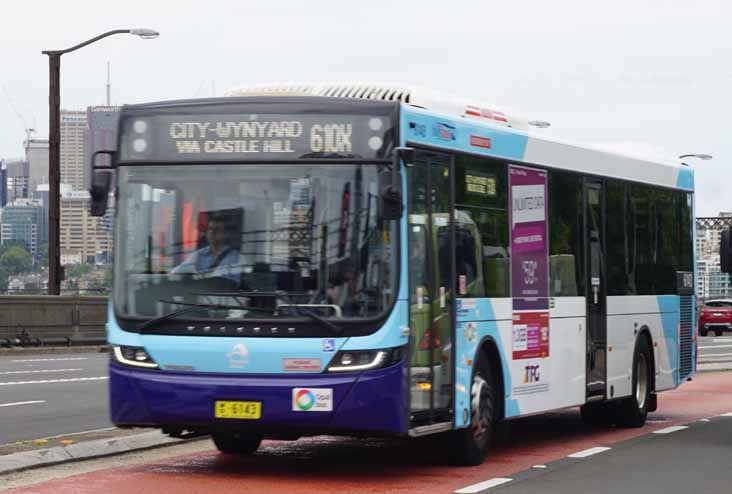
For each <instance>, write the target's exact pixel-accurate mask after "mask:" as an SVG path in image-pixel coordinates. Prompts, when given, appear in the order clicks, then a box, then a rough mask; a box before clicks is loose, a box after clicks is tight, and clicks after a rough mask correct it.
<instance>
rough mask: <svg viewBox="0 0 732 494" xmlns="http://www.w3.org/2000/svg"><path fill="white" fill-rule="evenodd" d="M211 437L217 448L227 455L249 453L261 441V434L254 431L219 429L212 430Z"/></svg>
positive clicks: (255, 449) (253, 450)
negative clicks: (218, 430)
mask: <svg viewBox="0 0 732 494" xmlns="http://www.w3.org/2000/svg"><path fill="white" fill-rule="evenodd" d="M212 437H213V442H214V444H215V445H216V447H217V448H218V450H219V451H221V452H222V453H225V454H227V455H239V456H245V455H250V454H252V453H254V452H255V451H257V448H259V444H260V443H261V442H262V434H259V433H256V432H230V431H220V432H214V433H213V434H212Z"/></svg>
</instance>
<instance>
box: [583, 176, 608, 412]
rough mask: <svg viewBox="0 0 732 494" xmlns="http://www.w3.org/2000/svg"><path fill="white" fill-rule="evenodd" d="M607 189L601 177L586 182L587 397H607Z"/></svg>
mask: <svg viewBox="0 0 732 494" xmlns="http://www.w3.org/2000/svg"><path fill="white" fill-rule="evenodd" d="M604 203H605V199H604V189H603V184H602V182H601V181H599V180H592V179H586V180H585V183H584V210H585V214H584V230H585V245H586V246H587V247H586V249H587V255H586V257H585V258H586V259H587V261H586V263H587V264H586V273H587V282H586V284H585V286H586V287H587V296H586V300H587V397H588V398H591V397H604V396H605V388H606V353H605V352H606V348H607V304H606V291H605V286H606V284H605V240H604V235H605V217H604Z"/></svg>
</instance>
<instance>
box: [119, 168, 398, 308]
mask: <svg viewBox="0 0 732 494" xmlns="http://www.w3.org/2000/svg"><path fill="white" fill-rule="evenodd" d="M383 171H384V165H377V164H358V163H353V164H325V163H324V164H310V163H307V164H304V163H297V164H287V165H285V164H241V165H216V164H208V165H193V164H183V165H166V166H161V165H140V166H122V167H120V168H119V169H118V180H119V182H118V183H119V187H118V190H119V196H118V201H117V207H118V211H117V224H116V225H117V226H116V228H117V231H116V241H117V243H116V252H115V289H114V294H115V295H114V296H115V309H116V311H117V313H118V315H120V316H122V317H123V318H124V317H132V318H153V317H158V316H160V315H162V314H167V313H169V312H172V311H174V310H177V309H181V308H182V307H185V304H204V305H206V307H200V308H195V307H194V308H193V309H192V310H191V312H189V313H187V315H186V318H193V319H216V320H222V319H226V320H237V319H256V318H266V319H269V318H289V317H297V316H300V317H302V312H303V311H308V312H315V313H316V315H318V316H321V317H325V318H333V319H348V318H370V317H375V316H378V315H379V314H382V313H384V311H386V310H387V309H388V308H389V307H390V306H391V303H392V300H393V297H394V287H395V286H396V275H397V273H396V255H397V252H396V235H395V233H396V229H395V228H396V225H397V222H395V221H380V220H379V217H378V212H377V204H378V201H377V194H378V186H379V175H380V173H382V172H383ZM236 294H240V296H237V295H236ZM215 306H218V307H215Z"/></svg>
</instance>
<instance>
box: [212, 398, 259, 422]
mask: <svg viewBox="0 0 732 494" xmlns="http://www.w3.org/2000/svg"><path fill="white" fill-rule="evenodd" d="M214 411H215V416H216V418H217V419H248V420H257V419H260V418H262V402H260V401H217V402H216V404H215V405H214Z"/></svg>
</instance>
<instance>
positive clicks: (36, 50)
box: [0, 0, 732, 216]
mask: <svg viewBox="0 0 732 494" xmlns="http://www.w3.org/2000/svg"><path fill="white" fill-rule="evenodd" d="M94 5H95V4H92V3H91V2H88V1H82V0H70V1H69V2H64V3H63V4H58V5H57V4H49V5H48V6H47V11H46V12H45V14H46V15H44V16H43V18H39V17H38V16H36V15H35V12H34V11H33V7H32V6H31V5H16V6H14V8H13V9H11V12H9V13H8V14H9V18H8V22H7V29H6V30H4V32H3V33H0V40H2V41H3V43H0V59H3V60H5V61H6V62H7V63H9V64H11V65H12V66H14V67H22V70H18V69H16V70H13V71H10V72H6V73H5V74H4V75H3V76H2V78H0V83H1V84H2V85H3V86H4V87H5V88H6V90H7V92H8V93H9V94H10V97H11V98H12V100H13V105H14V106H15V107H16V109H17V110H18V112H19V113H20V114H21V115H22V116H23V118H24V119H25V121H26V124H27V126H30V125H33V126H34V127H35V128H36V130H37V133H36V136H38V137H40V136H45V135H46V134H47V106H48V103H47V95H48V87H47V81H48V63H47V62H48V61H47V59H46V57H44V56H42V55H41V54H40V51H41V50H44V49H59V48H65V47H68V46H71V45H73V44H75V43H78V42H80V41H83V40H84V39H87V38H89V37H91V36H94V35H96V34H99V33H101V32H104V31H106V30H107V29H111V28H118V27H138V26H139V27H150V28H154V29H156V30H158V31H160V33H161V36H160V37H159V38H158V39H155V40H151V41H143V40H140V39H137V38H136V37H132V36H115V37H112V38H109V39H105V40H103V41H101V42H99V43H95V44H94V45H93V46H90V47H88V48H85V49H84V50H81V51H79V52H75V53H73V54H69V55H68V56H64V57H63V61H62V70H61V104H62V106H63V107H64V108H67V109H83V108H85V107H86V106H88V105H95V104H104V102H105V100H106V78H107V62H108V61H109V62H111V72H112V98H111V99H112V104H113V105H114V104H123V103H139V102H145V101H159V100H170V99H179V98H192V97H207V96H211V95H214V94H215V95H221V94H223V91H224V90H226V89H228V88H231V87H236V86H239V85H242V84H252V83H263V82H271V81H318V80H381V81H400V82H404V83H407V84H409V83H412V84H414V83H416V84H418V85H424V86H428V87H433V88H435V89H437V90H441V91H445V92H448V93H452V94H456V95H461V96H465V97H469V98H475V100H476V101H478V102H485V103H487V104H490V105H493V104H495V105H503V106H509V107H515V108H518V109H520V110H521V112H522V113H524V114H525V115H527V116H529V117H530V118H531V119H539V120H547V121H549V122H551V123H552V127H550V128H549V129H544V130H542V131H541V132H542V133H545V134H550V135H552V136H557V137H561V138H562V139H567V140H571V141H580V142H591V143H596V144H602V145H605V146H612V147H614V148H615V149H624V150H628V151H632V152H634V153H636V154H645V155H647V154H654V155H661V154H663V155H665V156H670V157H676V156H678V155H680V154H683V153H700V152H701V153H710V154H712V155H714V157H715V159H714V160H712V161H705V162H703V163H701V162H698V160H693V159H692V160H689V161H690V162H692V165H694V166H695V168H696V172H697V174H696V178H697V198H696V203H697V213H698V214H699V215H700V216H711V215H713V214H715V212H716V211H719V210H726V209H729V201H728V199H727V198H726V196H725V194H724V193H723V183H722V182H723V181H722V180H720V179H721V178H723V177H724V176H725V173H726V169H727V165H726V164H727V163H729V162H730V160H732V143H730V142H729V141H728V140H727V139H725V135H724V132H721V131H720V129H723V128H724V127H725V125H724V124H725V119H726V115H729V114H732V102H729V101H727V100H725V99H720V98H718V97H717V96H716V95H718V94H723V93H724V91H726V87H727V86H728V85H729V82H730V81H731V80H732V72H731V71H730V69H729V68H728V66H727V65H726V64H723V63H720V61H721V60H725V59H727V58H728V56H729V53H730V52H731V51H732V39H731V38H730V37H729V36H726V32H727V27H728V26H727V22H726V20H727V19H729V18H730V14H732V6H731V5H730V4H729V3H727V2H723V1H720V0H705V1H702V2H698V3H695V4H687V3H683V2H678V1H674V2H667V3H664V5H663V8H660V7H659V6H658V5H657V4H656V3H655V2H648V1H642V2H636V1H633V2H631V1H630V0H624V1H621V2H620V3H618V2H616V3H614V4H612V6H611V5H604V6H592V7H590V6H589V5H587V4H586V3H585V2H580V1H578V0H571V1H570V0H564V1H560V2H552V3H551V4H543V3H539V2H535V3H533V4H531V5H530V7H528V8H527V7H524V6H519V5H509V4H496V5H493V4H488V3H484V2H465V3H461V4H460V5H458V6H457V7H456V8H451V9H445V8H444V4H443V3H440V2H420V4H419V8H418V9H417V8H415V5H416V4H414V3H411V2H403V3H398V4H396V5H394V4H392V3H391V2H386V1H385V0H384V1H376V2H370V3H369V5H368V6H366V5H363V6H355V10H349V11H346V10H344V9H342V8H340V4H339V3H337V2H333V1H321V2H317V3H312V2H310V3H307V4H305V3H300V2H296V1H283V2H278V3H276V4H270V3H266V2H256V1H255V2H247V4H246V5H243V4H239V3H234V2H229V3H227V2H224V4H223V6H225V7H226V9H227V15H226V16H219V15H216V13H215V12H210V13H209V12H202V11H201V9H200V4H199V3H198V2H193V1H185V0H184V1H181V2H178V3H177V4H176V10H175V13H176V15H175V16H171V15H170V10H169V7H167V6H166V5H163V4H161V5H157V4H150V3H149V2H141V1H138V0H131V1H130V2H128V3H127V4H126V5H127V8H125V9H124V11H123V12H120V13H119V15H117V16H115V20H114V21H113V25H112V21H110V20H109V19H108V16H107V15H106V13H105V12H102V11H101V10H100V9H97V8H94ZM69 9H73V10H74V11H75V12H77V13H78V15H75V16H72V17H68V18H66V20H65V22H64V23H61V24H57V23H53V22H51V21H50V19H54V18H57V17H59V18H60V17H64V13H65V12H67V11H68V10H69ZM628 12H632V13H633V15H632V16H629V15H628V14H627V13H628ZM569 13H571V15H568V14H569ZM29 19H33V21H34V25H36V26H37V27H38V28H39V31H38V32H37V33H33V35H32V36H31V35H30V34H29V33H26V32H24V30H25V27H24V26H25V25H26V24H27V22H26V21H28V20H29ZM46 19H49V20H46ZM395 19H409V20H410V22H394V20H395ZM481 19H482V20H483V21H481ZM242 21H245V24H246V26H247V31H246V36H245V37H242V36H241V34H242V31H241V25H242V24H241V23H242ZM438 24H439V26H440V32H441V33H442V34H441V36H439V37H437V36H434V34H433V32H434V29H433V28H434V26H436V25H438ZM650 32H652V33H653V36H649V33H650ZM354 33H358V34H357V35H354ZM400 38H406V39H409V40H410V41H409V42H407V43H403V44H402V45H403V46H401V52H400V56H399V57H396V56H393V55H392V53H393V45H394V42H395V40H396V39H400ZM242 48H243V49H244V50H245V51H242ZM405 60H409V63H405V62H404V61H405ZM0 122H2V123H3V125H4V128H5V129H6V131H5V133H4V135H2V136H0V156H3V157H10V156H16V155H18V154H20V148H21V146H22V141H23V138H24V136H25V130H24V127H25V126H26V125H25V124H23V123H21V121H19V119H18V117H17V116H16V115H15V114H14V111H13V109H12V108H11V105H10V104H9V102H8V101H7V98H5V97H2V98H0Z"/></svg>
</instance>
